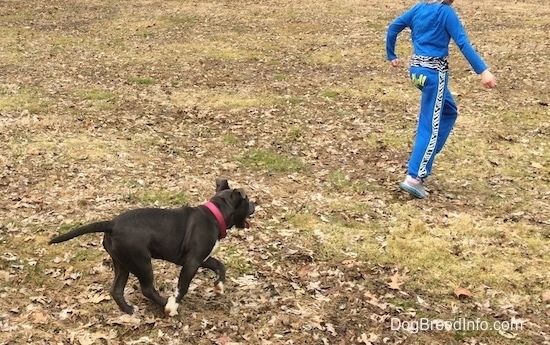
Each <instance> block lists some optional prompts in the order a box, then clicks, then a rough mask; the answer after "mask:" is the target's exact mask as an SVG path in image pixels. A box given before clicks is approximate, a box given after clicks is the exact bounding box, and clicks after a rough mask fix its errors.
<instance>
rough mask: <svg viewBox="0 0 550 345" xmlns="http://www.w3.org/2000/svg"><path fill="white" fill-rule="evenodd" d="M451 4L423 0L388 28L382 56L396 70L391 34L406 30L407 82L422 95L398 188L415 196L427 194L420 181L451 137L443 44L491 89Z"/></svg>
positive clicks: (453, 111) (452, 108) (451, 104)
mask: <svg viewBox="0 0 550 345" xmlns="http://www.w3.org/2000/svg"><path fill="white" fill-rule="evenodd" d="M452 3H453V0H445V1H433V0H424V1H421V2H420V3H418V4H416V5H415V6H413V7H412V8H410V9H409V10H408V11H407V12H405V13H404V14H402V15H401V16H399V17H398V18H396V19H395V20H394V21H393V22H392V23H391V24H390V26H389V27H388V32H387V36H386V53H387V57H388V60H389V61H390V62H391V65H392V66H393V67H397V66H399V63H400V61H399V59H398V58H397V55H395V43H396V40H397V35H398V34H399V33H400V32H401V31H403V30H404V29H405V28H406V27H409V28H410V29H411V38H412V44H413V56H412V57H411V64H410V70H409V72H410V78H411V81H412V82H413V84H414V85H415V86H416V87H417V88H418V89H420V90H421V91H422V98H421V104H420V116H419V119H418V128H417V132H416V138H415V143H414V146H413V150H412V154H411V157H410V159H409V164H408V175H407V177H406V178H405V180H404V181H403V182H402V183H401V184H400V187H401V188H402V189H404V190H406V191H407V192H409V193H411V194H412V195H414V196H415V197H417V198H420V199H423V198H425V197H427V196H428V194H427V193H426V190H425V189H424V185H423V182H424V179H425V178H426V177H428V176H429V175H430V173H431V170H432V165H433V162H434V159H435V156H436V155H437V154H438V153H439V152H440V151H441V149H442V148H443V145H445V141H446V140H447V138H448V137H449V134H450V133H451V129H452V128H453V126H454V123H455V121H456V118H457V116H458V111H457V107H456V103H455V100H454V99H453V96H452V95H451V92H450V91H449V89H448V86H447V85H448V80H449V74H448V70H449V63H448V61H447V56H448V55H449V42H450V40H451V38H452V39H453V41H454V42H455V43H456V45H457V46H458V48H460V51H461V52H462V54H463V55H464V57H465V58H466V59H467V60H468V62H469V63H470V65H471V66H472V68H473V69H474V71H475V72H476V73H477V74H479V75H480V76H481V83H482V84H483V86H484V87H486V88H494V87H495V86H496V79H495V77H494V76H493V74H492V73H491V72H490V71H489V70H488V69H487V65H486V64H485V63H484V62H483V60H482V59H481V57H480V56H479V55H478V54H477V52H476V51H475V50H474V48H473V47H472V45H471V44H470V42H469V40H468V37H467V35H466V33H465V32H464V28H463V27H462V23H461V22H460V20H459V18H458V16H457V14H456V12H455V10H454V9H453V8H452V7H451V5H452Z"/></svg>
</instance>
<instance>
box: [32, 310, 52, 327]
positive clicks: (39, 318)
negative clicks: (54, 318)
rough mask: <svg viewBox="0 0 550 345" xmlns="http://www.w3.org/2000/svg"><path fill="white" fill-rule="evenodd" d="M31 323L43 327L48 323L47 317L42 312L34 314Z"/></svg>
mask: <svg viewBox="0 0 550 345" xmlns="http://www.w3.org/2000/svg"><path fill="white" fill-rule="evenodd" d="M32 322H33V323H37V324H41V325H45V324H47V323H48V315H47V314H45V313H43V312H36V313H34V314H33V315H32Z"/></svg>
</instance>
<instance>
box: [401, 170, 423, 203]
mask: <svg viewBox="0 0 550 345" xmlns="http://www.w3.org/2000/svg"><path fill="white" fill-rule="evenodd" d="M399 187H401V189H403V190H406V191H407V192H409V193H411V194H412V195H414V196H415V197H417V198H419V199H424V198H426V197H427V196H428V193H427V192H426V190H425V189H424V185H423V184H422V180H421V179H416V178H414V177H412V176H410V175H407V177H406V178H405V181H403V182H401V183H400V184H399Z"/></svg>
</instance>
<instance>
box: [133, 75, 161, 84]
mask: <svg viewBox="0 0 550 345" xmlns="http://www.w3.org/2000/svg"><path fill="white" fill-rule="evenodd" d="M129 82H130V83H132V84H139V85H153V84H154V83H155V82H156V81H155V79H153V78H150V77H132V78H130V80H129Z"/></svg>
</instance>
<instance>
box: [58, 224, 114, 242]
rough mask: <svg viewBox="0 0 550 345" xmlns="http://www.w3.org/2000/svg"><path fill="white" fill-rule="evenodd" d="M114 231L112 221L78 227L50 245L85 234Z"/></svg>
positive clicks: (60, 236)
mask: <svg viewBox="0 0 550 345" xmlns="http://www.w3.org/2000/svg"><path fill="white" fill-rule="evenodd" d="M112 230H113V222H112V221H104V222H96V223H92V224H88V225H84V226H81V227H78V228H76V229H74V230H71V231H69V232H67V233H64V234H63V235H59V236H57V237H54V238H52V239H51V240H50V242H49V244H53V243H59V242H65V241H67V240H70V239H71V238H75V237H77V236H80V235H84V234H91V233H93V232H111V231H112Z"/></svg>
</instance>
